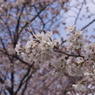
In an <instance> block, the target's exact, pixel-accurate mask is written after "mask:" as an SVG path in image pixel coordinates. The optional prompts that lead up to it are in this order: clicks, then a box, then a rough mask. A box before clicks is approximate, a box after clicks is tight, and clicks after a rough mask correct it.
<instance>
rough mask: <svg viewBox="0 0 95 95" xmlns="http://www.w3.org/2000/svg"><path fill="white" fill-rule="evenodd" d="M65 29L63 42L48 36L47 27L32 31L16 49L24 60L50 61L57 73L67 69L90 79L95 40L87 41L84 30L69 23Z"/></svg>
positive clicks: (94, 67)
mask: <svg viewBox="0 0 95 95" xmlns="http://www.w3.org/2000/svg"><path fill="white" fill-rule="evenodd" d="M66 31H67V32H68V33H67V40H66V44H63V45H62V46H61V45H60V41H59V40H53V39H52V38H51V37H52V32H50V31H47V32H46V33H44V32H41V33H37V34H35V35H34V34H33V33H32V35H31V36H30V37H29V39H28V41H27V43H26V45H25V46H24V47H22V46H21V44H20V43H18V44H17V45H16V48H15V50H16V52H17V53H18V55H21V56H22V57H23V59H24V60H25V61H28V62H35V63H40V62H48V63H50V64H51V66H53V68H55V69H54V73H55V74H57V75H59V74H65V72H66V73H68V74H69V75H72V76H76V75H77V76H85V77H86V80H91V77H94V76H95V43H90V44H88V43H86V38H85V36H84V35H83V32H82V31H81V30H76V27H75V26H70V27H69V28H67V30H66ZM60 47H61V48H60ZM75 88H76V87H75Z"/></svg>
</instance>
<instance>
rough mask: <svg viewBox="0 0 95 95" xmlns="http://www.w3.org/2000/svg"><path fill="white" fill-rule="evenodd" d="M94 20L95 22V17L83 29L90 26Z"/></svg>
mask: <svg viewBox="0 0 95 95" xmlns="http://www.w3.org/2000/svg"><path fill="white" fill-rule="evenodd" d="M94 22H95V19H93V20H92V21H91V22H89V23H88V24H87V25H85V26H84V27H83V28H82V29H81V30H84V29H85V28H87V27H88V26H90V25H91V24H92V23H94Z"/></svg>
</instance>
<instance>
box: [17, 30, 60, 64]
mask: <svg viewBox="0 0 95 95" xmlns="http://www.w3.org/2000/svg"><path fill="white" fill-rule="evenodd" d="M51 36H52V32H50V31H48V32H47V33H44V32H41V33H38V34H36V35H34V34H33V35H31V36H30V37H29V40H28V41H27V43H26V45H25V47H24V48H21V45H20V43H18V44H17V45H16V48H15V50H16V51H17V53H18V54H21V56H22V57H23V59H24V60H26V61H29V62H31V61H32V62H35V63H37V62H43V61H48V60H50V59H51V58H52V53H53V48H54V47H55V46H56V47H57V45H58V44H59V41H58V40H52V39H51Z"/></svg>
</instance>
